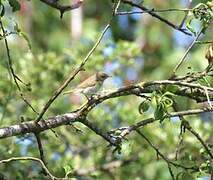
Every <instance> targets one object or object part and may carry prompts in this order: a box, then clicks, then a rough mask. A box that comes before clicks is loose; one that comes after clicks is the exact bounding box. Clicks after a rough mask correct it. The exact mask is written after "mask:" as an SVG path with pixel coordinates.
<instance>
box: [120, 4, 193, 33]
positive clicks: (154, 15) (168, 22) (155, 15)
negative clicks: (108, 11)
mask: <svg viewBox="0 0 213 180" xmlns="http://www.w3.org/2000/svg"><path fill="white" fill-rule="evenodd" d="M122 2H123V3H126V4H129V5H130V6H133V7H137V8H139V9H141V10H142V11H144V12H147V13H148V14H150V15H151V16H153V17H154V18H157V19H158V20H160V21H162V22H164V23H166V24H167V25H168V26H170V27H172V28H174V29H176V30H178V31H180V32H182V33H184V34H186V35H191V34H190V33H189V32H187V31H186V30H185V29H182V28H179V27H178V26H176V25H175V24H173V23H172V22H170V21H168V20H167V19H165V18H163V17H161V16H160V15H158V14H156V13H155V12H153V11H152V10H150V9H148V8H146V7H144V6H143V5H139V4H136V3H134V2H133V1H129V0H122Z"/></svg>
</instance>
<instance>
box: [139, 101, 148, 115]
mask: <svg viewBox="0 0 213 180" xmlns="http://www.w3.org/2000/svg"><path fill="white" fill-rule="evenodd" d="M148 109H149V101H148V100H145V101H143V102H142V103H141V104H140V105H139V107H138V111H139V113H140V114H143V113H144V112H146V111H148Z"/></svg>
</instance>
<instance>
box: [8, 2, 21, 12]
mask: <svg viewBox="0 0 213 180" xmlns="http://www.w3.org/2000/svg"><path fill="white" fill-rule="evenodd" d="M8 1H9V4H10V6H11V7H12V11H13V12H15V11H19V10H20V9H21V5H20V3H19V2H18V1H17V0H8Z"/></svg>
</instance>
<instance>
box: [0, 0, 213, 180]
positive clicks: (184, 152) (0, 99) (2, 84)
mask: <svg viewBox="0 0 213 180" xmlns="http://www.w3.org/2000/svg"><path fill="white" fill-rule="evenodd" d="M198 2H200V1H196V0H195V1H193V3H192V4H191V6H192V7H193V6H194V5H196V4H197V3H198ZM202 2H204V1H202ZM4 3H5V8H6V15H7V16H5V18H4V19H3V23H4V26H5V29H7V30H8V31H13V30H14V28H17V24H18V28H20V29H21V30H22V31H23V32H24V33H25V35H26V36H27V37H25V39H24V38H22V37H19V36H16V35H10V36H8V42H9V47H10V53H11V57H12V60H13V67H14V70H15V72H16V74H17V75H18V76H19V77H20V78H21V79H22V80H23V81H24V82H25V83H27V84H28V85H27V86H24V85H21V88H22V90H23V93H24V95H25V97H26V98H27V99H28V100H29V102H30V103H31V104H32V106H33V107H34V108H35V109H36V110H37V111H39V112H40V111H41V109H42V107H43V105H44V104H45V102H46V101H47V100H48V99H49V97H50V96H51V95H52V94H53V92H54V91H55V89H57V88H58V87H59V86H60V85H61V83H62V82H63V80H64V79H65V78H66V77H68V76H69V74H70V73H71V72H72V71H73V70H74V69H75V68H76V67H77V66H78V65H79V64H80V63H81V61H82V60H83V58H84V57H85V56H86V54H87V53H88V51H89V50H90V49H91V47H92V46H93V45H94V43H95V41H96V40H97V38H98V36H99V35H100V34H101V31H102V30H103V29H104V27H105V26H106V24H107V23H108V22H109V19H110V17H111V14H112V11H111V8H112V7H111V1H109V0H102V1H100V0H85V2H84V3H83V6H81V7H80V8H78V9H76V10H73V11H71V12H66V13H65V14H64V16H63V18H62V19H60V14H59V12H58V11H57V10H55V9H53V8H51V7H49V6H47V5H46V4H44V3H42V2H40V1H26V0H20V4H21V10H20V11H18V12H16V13H12V12H11V8H10V6H9V5H7V4H6V3H7V2H4ZM63 3H64V4H66V3H70V2H69V1H63ZM188 3H189V2H188V1H187V0H179V1H176V0H169V1H164V0H152V1H145V2H144V5H145V6H146V7H149V8H155V9H168V8H186V7H187V6H188ZM136 10H137V9H133V8H131V7H129V6H127V5H124V4H121V6H120V7H119V11H122V12H123V11H136ZM137 11H138V10H137ZM161 15H162V16H163V17H164V18H166V19H169V20H170V21H171V22H174V23H176V24H177V25H179V24H180V23H181V21H182V19H183V17H184V15H185V14H184V12H166V13H161ZM193 25H194V27H195V28H197V29H199V27H200V25H199V23H195V24H193ZM212 32H213V27H212V26H211V27H210V28H208V30H207V32H206V35H205V37H202V40H209V39H211V40H212V39H213V37H212ZM26 39H27V40H26ZM192 40H193V37H190V36H186V35H185V34H183V33H181V32H178V31H176V30H174V29H172V28H170V27H168V26H167V25H166V24H164V23H162V22H159V21H158V20H156V19H154V18H153V17H151V16H150V15H147V14H130V15H119V16H117V17H115V18H114V19H113V21H112V25H111V28H110V29H109V30H108V31H107V33H106V34H105V35H104V38H103V40H102V41H101V43H100V45H99V46H98V48H97V50H96V51H95V52H94V53H93V55H92V56H91V57H90V59H89V61H88V63H87V64H86V66H85V69H86V71H84V72H81V73H80V74H79V75H78V76H77V78H76V79H75V80H74V81H72V83H71V84H70V86H69V88H74V87H75V86H76V85H78V84H79V82H81V81H82V80H84V79H86V78H87V77H88V76H90V75H91V74H94V73H96V72H97V71H104V72H107V73H108V74H110V75H111V76H112V78H109V79H108V80H107V81H106V82H105V84H104V89H106V90H113V89H117V88H119V87H122V86H126V85H130V84H132V83H137V82H141V81H150V80H160V79H168V78H169V77H170V75H171V73H172V69H173V68H174V66H175V65H176V63H177V62H178V61H179V59H180V58H181V57H182V55H183V54H184V52H185V49H186V48H187V46H188V45H189V44H190V42H191V41H192ZM29 44H30V46H31V49H30V48H29ZM0 47H1V48H0V59H1V61H0V125H1V127H5V126H8V125H11V124H17V123H20V122H21V121H23V119H24V120H25V121H27V120H30V119H34V118H36V114H35V113H34V112H32V110H31V109H30V108H29V107H28V106H27V105H26V104H25V102H23V100H22V99H21V98H20V96H19V92H18V90H17V88H16V87H15V85H14V83H13V81H12V79H11V77H10V76H9V74H8V69H7V56H6V50H5V46H4V42H3V41H0ZM205 49H206V46H205V45H195V47H194V48H193V49H192V51H191V52H190V54H189V55H188V56H187V58H186V59H187V61H186V62H185V63H184V65H183V66H182V67H181V68H180V70H179V71H178V75H185V74H187V73H188V72H191V73H192V72H197V71H202V70H204V69H205V68H206V66H207V65H208V62H207V61H206V60H205ZM210 82H211V83H212V80H211V81H210ZM69 88H67V89H66V90H68V89H69ZM85 100H86V99H85V98H84V97H82V96H80V95H73V94H70V95H67V96H60V97H59V98H58V99H57V100H56V101H55V102H54V103H53V104H52V106H51V107H50V108H49V110H48V112H47V113H46V114H45V117H50V116H55V115H58V114H63V113H66V112H71V111H72V110H75V109H76V108H77V107H79V106H80V105H81V104H83V103H84V102H85ZM141 101H142V99H140V98H138V97H134V96H128V97H119V98H116V99H110V100H108V101H106V102H103V103H102V104H100V105H98V106H97V107H96V108H95V109H94V110H92V111H91V112H90V114H89V119H90V120H91V121H93V122H96V123H97V125H98V126H99V127H101V128H103V129H104V130H105V131H109V130H111V129H113V128H118V127H122V126H127V125H131V124H133V123H136V122H138V121H140V120H142V119H145V118H148V117H152V116H153V109H152V108H150V109H149V111H148V112H146V113H144V114H143V115H141V114H140V113H139V112H138V106H139V104H140V103H141ZM178 103H180V104H181V109H182V110H187V109H192V108H199V107H202V106H204V105H203V104H197V103H195V102H193V101H191V100H188V99H186V98H179V99H178ZM212 117H213V114H212V113H203V114H202V115H199V116H191V117H189V119H190V122H191V123H192V125H193V127H194V128H195V129H196V130H198V132H200V133H201V135H202V136H203V137H204V138H205V139H206V140H207V141H212V140H211V139H210V138H211V136H210V135H211V134H212V133H213V130H212V128H211V126H210V125H212V124H210V122H211V121H212ZM75 125H76V127H78V128H79V129H81V130H82V132H81V133H79V132H76V130H75V129H74V128H73V127H71V126H70V127H69V126H66V127H65V126H64V127H59V128H57V129H56V132H57V134H58V137H55V135H54V134H53V133H52V132H51V131H46V132H44V133H42V134H41V137H42V142H43V145H44V150H45V156H46V159H47V161H48V167H49V169H51V172H53V174H54V175H56V176H61V177H62V176H64V175H65V174H66V172H67V171H69V170H70V171H77V170H79V169H88V168H89V167H93V166H94V167H98V166H101V165H103V164H105V163H108V162H111V161H115V160H121V161H127V160H129V163H126V164H124V165H122V166H120V167H116V168H112V169H111V170H110V171H106V172H105V171H101V170H94V171H92V172H91V173H89V174H87V175H86V176H80V175H79V176H77V177H78V178H79V179H99V178H101V179H145V180H156V179H164V180H167V179H168V180H169V179H170V178H171V177H170V174H169V172H168V168H167V164H166V163H165V162H163V161H161V160H159V161H158V160H157V159H156V153H155V152H154V150H152V149H151V148H150V147H149V146H148V144H147V143H146V142H144V141H143V139H141V138H140V137H138V135H137V134H131V135H130V136H128V140H127V141H125V142H124V143H123V145H122V150H121V154H119V153H117V152H116V153H113V151H112V148H109V147H108V146H107V143H106V142H104V140H103V139H101V138H100V137H99V136H97V135H96V134H94V133H93V132H91V131H90V130H88V128H86V127H84V126H83V125H81V124H75ZM179 127H180V122H179V121H178V119H177V118H176V119H172V120H165V121H164V122H163V123H162V124H159V123H154V124H151V125H149V126H147V127H145V128H143V132H144V133H145V134H146V135H147V136H148V137H149V138H150V139H151V140H152V142H153V143H154V144H156V145H157V146H158V147H159V148H160V150H161V151H162V152H163V153H164V154H166V155H167V156H168V157H169V158H171V159H173V158H174V152H175V149H176V146H177V144H178V135H179V131H180V128H179ZM0 154H1V159H5V158H8V157H10V156H36V157H39V152H38V149H37V144H36V140H35V137H34V136H33V135H26V136H24V137H23V136H21V137H11V138H8V139H2V140H1V144H0ZM200 156H202V147H201V145H200V144H199V143H197V141H196V139H195V138H194V137H192V136H191V135H190V134H189V133H186V134H185V135H184V143H183V144H182V146H181V153H180V157H179V161H180V162H181V163H183V164H185V165H194V164H195V162H199V163H200V164H202V162H203V159H198V157H199V158H200ZM203 156H204V155H203ZM203 158H204V159H205V157H203ZM131 160H132V161H131ZM14 169H15V172H14ZM39 171H40V172H41V173H40V174H38V172H39ZM174 171H175V173H178V172H179V171H181V169H174ZM0 174H1V175H3V176H5V177H7V179H23V178H26V179H33V178H35V179H36V178H38V177H39V178H40V179H48V177H47V176H45V174H44V173H42V170H41V168H40V166H39V165H38V164H36V163H31V162H28V163H27V162H25V163H23V164H21V165H20V162H13V163H10V164H5V165H1V166H0ZM195 175H197V174H195ZM201 175H202V177H206V176H207V174H205V171H201ZM181 177H182V179H184V178H185V179H192V178H193V177H192V175H190V174H188V173H187V172H185V174H181Z"/></svg>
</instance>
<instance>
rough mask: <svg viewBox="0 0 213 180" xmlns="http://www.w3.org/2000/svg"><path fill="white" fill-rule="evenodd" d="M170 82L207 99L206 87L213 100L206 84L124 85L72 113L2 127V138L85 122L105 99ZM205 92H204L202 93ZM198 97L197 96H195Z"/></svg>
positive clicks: (181, 92) (196, 112) (197, 111)
mask: <svg viewBox="0 0 213 180" xmlns="http://www.w3.org/2000/svg"><path fill="white" fill-rule="evenodd" d="M168 84H176V85H178V86H184V88H190V89H192V90H196V89H198V90H199V94H198V95H197V97H199V99H200V98H203V100H207V98H206V94H205V92H204V90H202V89H203V88H205V89H206V90H207V91H208V93H209V98H210V100H213V93H212V92H213V88H210V87H205V86H200V85H197V84H192V83H181V82H176V81H168V80H166V81H151V82H147V83H139V84H138V85H132V86H128V87H123V88H120V89H118V90H116V91H113V92H109V93H105V94H101V95H98V96H97V97H95V98H93V99H91V100H90V101H89V102H87V103H86V104H85V105H83V106H82V108H80V109H78V110H76V111H74V112H71V113H66V114H62V115H58V116H55V117H51V118H49V119H47V120H45V121H44V120H43V119H41V120H40V121H39V122H37V123H36V122H35V121H28V122H24V123H21V124H17V125H12V126H9V127H5V128H1V129H0V138H5V137H10V136H16V135H22V134H26V133H38V132H41V131H45V130H48V129H51V128H55V127H58V126H61V125H66V124H70V123H73V122H76V121H79V122H82V123H83V122H84V121H83V119H85V117H86V115H87V113H88V112H89V111H91V110H92V109H93V108H94V107H95V106H97V105H98V104H100V103H102V102H103V101H105V100H107V99H111V98H115V97H120V96H127V95H140V94H145V93H152V92H154V91H156V90H163V88H165V86H166V85H168ZM201 92H203V93H201ZM190 93H192V92H187V91H186V90H185V91H182V90H181V89H180V90H177V92H176V94H180V95H181V96H186V97H188V96H189V94H190ZM194 98H195V99H196V96H195V97H194ZM207 111H212V109H198V110H190V111H181V112H176V113H173V114H171V116H178V115H192V114H198V113H201V112H207ZM84 123H85V125H86V126H87V127H89V128H90V129H91V130H93V131H95V132H96V128H94V127H91V126H90V125H91V124H88V123H86V122H84ZM96 133H97V134H99V135H100V133H99V132H96Z"/></svg>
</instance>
